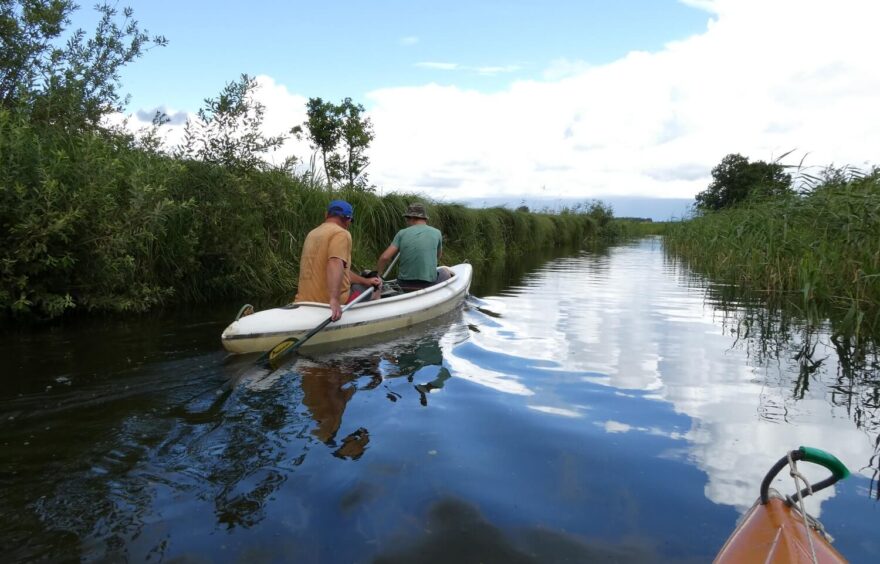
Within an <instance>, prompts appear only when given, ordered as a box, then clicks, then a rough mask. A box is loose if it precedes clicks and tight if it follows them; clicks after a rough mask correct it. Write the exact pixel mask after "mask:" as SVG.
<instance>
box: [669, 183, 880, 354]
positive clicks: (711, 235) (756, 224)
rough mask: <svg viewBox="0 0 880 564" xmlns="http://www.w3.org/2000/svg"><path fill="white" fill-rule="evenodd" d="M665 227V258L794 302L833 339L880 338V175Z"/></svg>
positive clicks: (831, 184)
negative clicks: (837, 335) (830, 325)
mask: <svg viewBox="0 0 880 564" xmlns="http://www.w3.org/2000/svg"><path fill="white" fill-rule="evenodd" d="M828 176H829V177H830V179H829V180H826V181H825V182H822V183H820V184H818V185H817V186H815V187H813V188H812V189H811V190H809V191H807V192H806V193H803V194H801V195H793V196H789V197H784V198H777V199H772V200H753V201H750V202H747V203H745V204H743V205H740V206H738V207H735V208H731V209H727V210H722V211H719V212H715V213H706V214H704V215H701V216H698V217H694V218H692V219H690V220H688V221H683V222H679V223H672V224H669V225H668V226H667V230H666V236H665V242H666V248H667V250H668V251H669V252H670V253H672V254H673V255H674V256H676V257H678V258H680V259H682V260H684V261H685V262H686V263H687V264H688V265H689V266H690V267H691V268H693V269H695V270H697V271H699V272H702V273H705V274H707V275H709V276H711V277H713V278H716V279H722V280H725V281H730V282H732V283H734V284H737V285H738V286H740V287H742V288H745V289H748V290H753V291H759V292H762V293H764V294H766V295H767V296H768V297H772V298H784V299H786V300H788V301H791V302H793V303H794V304H795V305H796V306H797V307H798V308H800V309H801V310H802V314H803V315H804V316H805V317H807V318H809V319H817V318H820V317H822V316H826V315H827V316H830V317H832V318H833V320H834V323H835V328H836V330H837V331H839V332H842V333H847V334H853V335H855V336H856V338H858V337H859V336H860V335H861V334H867V333H870V334H873V335H877V334H878V330H880V313H878V312H880V171H878V170H876V169H874V170H872V171H870V172H869V173H865V174H856V175H851V176H849V177H848V178H841V176H840V175H828Z"/></svg>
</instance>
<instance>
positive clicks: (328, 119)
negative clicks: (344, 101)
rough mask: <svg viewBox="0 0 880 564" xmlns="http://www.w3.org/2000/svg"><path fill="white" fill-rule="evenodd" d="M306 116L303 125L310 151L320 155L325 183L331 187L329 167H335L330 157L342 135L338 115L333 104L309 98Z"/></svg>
mask: <svg viewBox="0 0 880 564" xmlns="http://www.w3.org/2000/svg"><path fill="white" fill-rule="evenodd" d="M306 115H307V116H308V118H307V119H306V121H305V123H303V125H304V126H306V129H308V132H309V133H308V136H309V141H311V142H312V149H313V150H315V151H320V153H321V159H322V160H323V162H324V174H325V175H326V176H327V183H328V184H330V185H331V186H332V179H333V177H334V176H333V175H331V173H330V169H331V165H335V162H331V160H330V157H331V156H332V155H333V153H334V151H336V146H337V145H339V137H340V135H342V132H341V127H340V126H341V120H340V119H339V113H338V112H337V109H336V106H335V105H334V104H333V102H325V101H324V100H322V99H321V98H309V101H308V103H307V104H306ZM334 175H335V171H334Z"/></svg>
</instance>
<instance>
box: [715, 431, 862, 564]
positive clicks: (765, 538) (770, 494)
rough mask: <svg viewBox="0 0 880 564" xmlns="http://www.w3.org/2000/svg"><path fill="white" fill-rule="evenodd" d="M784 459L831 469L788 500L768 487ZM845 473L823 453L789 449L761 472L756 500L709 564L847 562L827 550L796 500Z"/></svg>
mask: <svg viewBox="0 0 880 564" xmlns="http://www.w3.org/2000/svg"><path fill="white" fill-rule="evenodd" d="M789 457H790V458H791V461H794V462H797V461H799V460H804V461H807V462H812V463H815V464H819V465H821V466H824V467H825V468H827V469H828V470H830V471H831V473H832V474H831V477H829V478H826V479H825V480H822V481H821V482H818V483H816V484H813V486H812V489H810V488H806V487H804V488H803V489H801V490H800V492H795V494H793V495H792V496H787V497H783V496H782V495H780V494H779V493H778V492H776V491H775V490H773V489H771V488H770V482H772V481H773V479H774V478H775V477H776V474H778V473H779V471H780V470H781V469H782V468H784V467H786V466H789V464H790V460H789ZM848 475H849V470H847V468H846V466H844V465H843V463H842V462H840V461H839V460H838V459H837V458H836V457H834V456H833V455H831V454H828V453H827V452H824V451H822V450H819V449H815V448H809V447H800V448H799V449H798V450H793V451H791V452H790V453H789V454H788V455H786V456H784V457H782V458H781V459H780V460H779V461H778V462H777V463H776V464H775V465H774V466H773V468H771V469H770V472H768V473H767V476H766V477H765V478H764V481H763V482H762V483H761V495H760V497H759V498H758V500H757V501H756V502H755V504H754V505H753V506H752V508H751V509H749V511H748V512H747V513H746V514H745V516H744V517H743V518H742V519H741V520H740V522H739V524H738V525H737V527H736V529H735V530H734V531H733V533H732V534H731V535H730V538H728V539H727V542H726V543H724V546H723V547H722V548H721V550H720V551H719V552H718V555H717V556H716V557H715V563H716V564H727V563H734V562H736V563H738V564H741V563H748V562H762V563H763V562H766V563H782V562H785V563H798V562H804V563H807V562H818V563H826V562H834V563H837V562H847V560H846V558H844V557H843V556H842V555H841V554H840V553H839V552H838V551H837V550H835V548H834V547H833V546H831V539H830V537H829V536H828V535H827V534H826V533H825V529H824V527H822V524H821V523H819V521H817V520H816V519H815V518H813V517H811V516H810V515H808V514H806V513H803V512H802V509H801V508H800V507H799V505H798V502H797V501H796V498H797V495H798V493H800V495H801V496H802V497H805V496H807V495H810V493H816V492H817V491H819V490H822V489H825V488H827V487H828V486H830V485H832V484H834V483H835V482H837V481H838V480H840V479H843V478H845V477H847V476H848ZM798 487H800V486H798ZM814 556H815V557H814Z"/></svg>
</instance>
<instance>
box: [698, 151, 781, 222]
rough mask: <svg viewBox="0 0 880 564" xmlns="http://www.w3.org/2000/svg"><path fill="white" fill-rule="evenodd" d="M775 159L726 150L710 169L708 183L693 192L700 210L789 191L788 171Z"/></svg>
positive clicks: (718, 208) (714, 208)
mask: <svg viewBox="0 0 880 564" xmlns="http://www.w3.org/2000/svg"><path fill="white" fill-rule="evenodd" d="M784 171H785V167H784V166H782V165H781V164H779V163H777V162H773V163H766V162H764V161H755V162H752V163H750V162H749V159H747V158H746V157H743V156H742V155H739V154H729V155H727V156H726V157H724V158H723V159H722V160H721V163H720V164H718V165H717V166H716V167H715V168H713V169H712V183H711V184H709V187H708V188H706V189H705V190H703V191H702V192H700V193H699V194H697V197H696V206H697V208H699V209H702V210H720V209H724V208H729V207H730V206H733V205H735V204H737V203H740V202H742V201H744V200H746V199H747V198H750V197H754V196H764V197H776V196H782V195H786V194H791V193H793V191H792V188H791V175H790V174H786V173H785V172H784Z"/></svg>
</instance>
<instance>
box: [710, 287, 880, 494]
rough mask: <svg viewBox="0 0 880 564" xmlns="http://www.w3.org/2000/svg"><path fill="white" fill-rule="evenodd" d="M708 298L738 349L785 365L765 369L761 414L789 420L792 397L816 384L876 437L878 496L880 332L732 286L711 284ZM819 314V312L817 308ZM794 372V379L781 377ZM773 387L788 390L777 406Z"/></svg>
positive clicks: (876, 486) (877, 488)
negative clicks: (856, 330) (851, 329)
mask: <svg viewBox="0 0 880 564" xmlns="http://www.w3.org/2000/svg"><path fill="white" fill-rule="evenodd" d="M707 295H708V296H709V300H710V301H711V304H712V306H713V307H714V308H715V311H716V312H718V313H719V314H720V315H721V316H722V326H723V328H724V330H725V331H726V332H728V333H729V334H731V335H733V336H734V337H735V340H734V345H733V347H734V348H741V349H743V350H745V351H746V353H747V354H748V356H749V358H750V361H751V362H752V363H753V364H754V365H755V366H771V365H774V364H775V365H780V366H784V367H785V368H786V370H780V371H779V372H778V374H780V375H781V378H780V380H779V381H776V382H772V381H769V380H770V379H771V376H770V373H767V376H766V378H767V380H768V381H766V382H765V384H766V385H767V392H765V393H763V394H762V397H761V407H760V414H761V416H762V417H764V418H766V419H770V420H776V419H778V418H783V419H784V418H785V417H787V414H788V412H789V409H788V406H787V403H788V401H792V402H797V401H800V400H803V399H805V397H806V395H807V393H808V392H809V391H810V386H811V385H812V384H813V383H817V382H821V383H822V385H824V386H825V387H826V389H827V390H828V392H827V393H826V396H825V397H826V400H827V401H828V403H829V404H830V405H832V406H834V407H840V408H843V409H844V410H845V411H846V413H847V415H848V416H849V417H850V418H851V419H852V421H853V422H854V423H855V424H856V427H857V428H859V429H861V430H862V431H864V432H865V433H867V434H868V435H869V436H872V437H874V439H873V443H874V451H875V454H874V456H872V457H871V460H870V466H871V469H872V472H873V478H872V480H871V488H870V495H871V497H873V498H875V499H880V336H877V335H873V336H865V335H852V334H847V333H845V332H844V331H842V330H841V329H840V327H842V326H845V324H841V323H837V322H835V320H820V321H816V320H815V315H811V316H810V317H811V318H812V319H805V318H804V317H803V316H802V315H801V312H802V310H801V309H799V308H798V307H796V306H795V305H792V304H781V305H780V304H771V305H770V306H768V305H767V304H766V303H764V302H763V300H757V299H755V297H754V296H753V295H745V294H743V293H741V292H738V291H737V290H736V289H735V288H731V287H730V286H714V287H713V286H710V287H709V288H708V294H707ZM813 313H814V314H815V312H813ZM789 374H796V378H795V380H794V381H785V380H783V379H782V378H784V377H786V376H787V375H789ZM771 390H783V391H784V390H789V391H790V394H789V398H788V399H787V400H786V399H783V405H776V401H777V400H776V398H775V397H774V396H773V395H771V394H770V393H769V392H770V391H771Z"/></svg>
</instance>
